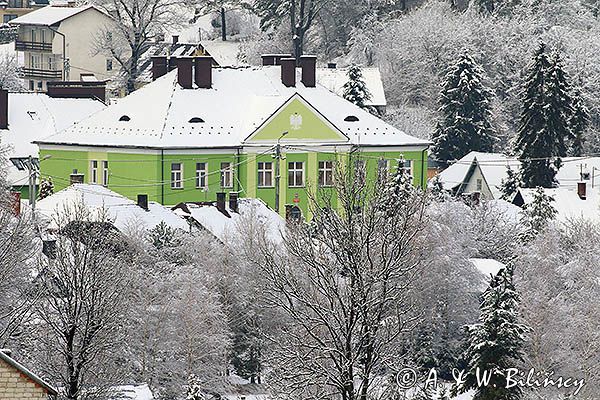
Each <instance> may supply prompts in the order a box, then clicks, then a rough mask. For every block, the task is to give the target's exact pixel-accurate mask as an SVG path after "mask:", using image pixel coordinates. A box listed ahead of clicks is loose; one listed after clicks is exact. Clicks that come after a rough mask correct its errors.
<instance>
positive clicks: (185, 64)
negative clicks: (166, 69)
mask: <svg viewBox="0 0 600 400" xmlns="http://www.w3.org/2000/svg"><path fill="white" fill-rule="evenodd" d="M192 63H193V58H192V57H179V58H178V59H177V83H179V85H180V86H181V87H182V88H184V89H191V88H192Z"/></svg>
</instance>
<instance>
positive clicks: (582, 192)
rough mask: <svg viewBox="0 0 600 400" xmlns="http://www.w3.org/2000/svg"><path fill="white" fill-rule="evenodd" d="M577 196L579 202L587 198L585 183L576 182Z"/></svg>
mask: <svg viewBox="0 0 600 400" xmlns="http://www.w3.org/2000/svg"><path fill="white" fill-rule="evenodd" d="M577 195H578V196H579V198H580V199H581V200H585V199H586V198H587V185H586V183H585V182H577Z"/></svg>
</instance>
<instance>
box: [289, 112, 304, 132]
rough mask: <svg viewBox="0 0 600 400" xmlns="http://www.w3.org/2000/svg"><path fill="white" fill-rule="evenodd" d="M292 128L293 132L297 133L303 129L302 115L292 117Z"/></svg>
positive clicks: (296, 114) (294, 114) (295, 114)
mask: <svg viewBox="0 0 600 400" xmlns="http://www.w3.org/2000/svg"><path fill="white" fill-rule="evenodd" d="M290 126H291V127H292V129H293V130H295V131H297V130H298V129H300V128H301V127H302V115H300V114H298V113H297V112H295V113H293V114H292V115H290Z"/></svg>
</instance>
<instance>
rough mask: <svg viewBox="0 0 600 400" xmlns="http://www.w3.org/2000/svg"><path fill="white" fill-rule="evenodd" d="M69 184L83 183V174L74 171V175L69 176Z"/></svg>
mask: <svg viewBox="0 0 600 400" xmlns="http://www.w3.org/2000/svg"><path fill="white" fill-rule="evenodd" d="M69 183H70V184H71V185H73V184H75V183H83V174H80V173H78V172H77V170H76V169H74V170H73V173H72V174H71V175H69Z"/></svg>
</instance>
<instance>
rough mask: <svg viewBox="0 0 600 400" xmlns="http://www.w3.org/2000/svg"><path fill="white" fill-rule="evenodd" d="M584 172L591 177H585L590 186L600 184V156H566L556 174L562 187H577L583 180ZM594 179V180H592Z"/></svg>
mask: <svg viewBox="0 0 600 400" xmlns="http://www.w3.org/2000/svg"><path fill="white" fill-rule="evenodd" d="M582 174H583V175H584V176H583V178H585V177H586V176H585V175H586V174H587V175H588V176H587V177H588V178H589V179H583V181H584V182H587V184H588V189H589V187H590V186H592V185H593V186H598V185H600V157H565V158H563V159H562V166H561V167H560V169H559V170H558V173H557V174H556V180H557V181H558V182H559V184H560V187H561V188H575V187H577V182H581V181H582ZM592 180H593V182H592Z"/></svg>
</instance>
